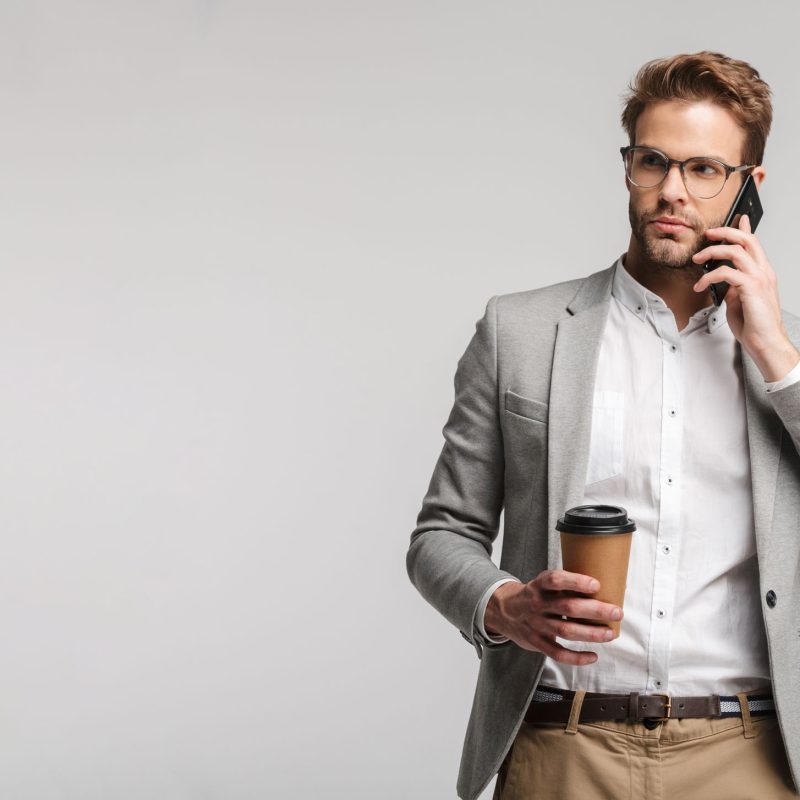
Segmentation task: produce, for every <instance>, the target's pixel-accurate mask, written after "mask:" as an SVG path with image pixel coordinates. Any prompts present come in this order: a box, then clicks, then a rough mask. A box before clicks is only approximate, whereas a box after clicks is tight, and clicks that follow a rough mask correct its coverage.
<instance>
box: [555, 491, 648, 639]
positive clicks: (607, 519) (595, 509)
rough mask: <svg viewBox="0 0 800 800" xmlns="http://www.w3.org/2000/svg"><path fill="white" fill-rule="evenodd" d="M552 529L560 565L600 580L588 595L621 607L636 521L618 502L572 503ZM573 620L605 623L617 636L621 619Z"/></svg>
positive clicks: (570, 570)
mask: <svg viewBox="0 0 800 800" xmlns="http://www.w3.org/2000/svg"><path fill="white" fill-rule="evenodd" d="M556 529H557V530H558V531H560V532H561V558H562V563H563V566H564V569H565V570H567V572H577V573H579V574H581V575H591V576H592V577H593V578H596V579H597V580H598V581H600V591H598V592H595V593H594V594H593V595H591V596H592V597H593V598H595V599H597V600H602V601H603V602H604V603H613V604H614V605H617V606H619V607H620V608H624V600H625V587H626V584H627V580H628V562H629V561H630V555H631V541H632V539H633V532H634V531H635V530H636V523H635V522H634V521H633V520H632V519H629V518H628V512H627V511H626V510H625V509H624V508H622V507H621V506H607V505H585V506H576V507H575V508H571V509H569V511H567V512H566V513H565V514H564V516H563V517H562V518H561V519H559V520H558V523H557V524H556ZM581 596H585V595H581ZM575 621H576V622H581V623H584V624H586V625H608V627H610V628H611V629H612V630H613V631H614V633H615V634H616V635H617V636H619V633H620V627H621V620H618V621H613V620H610V621H609V622H607V623H605V622H598V621H597V620H590V619H576V620H575Z"/></svg>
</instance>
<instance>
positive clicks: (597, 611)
mask: <svg viewBox="0 0 800 800" xmlns="http://www.w3.org/2000/svg"><path fill="white" fill-rule="evenodd" d="M599 588H600V584H599V583H598V582H597V581H596V580H595V579H594V578H592V577H590V576H589V575H580V574H578V573H576V572H566V571H564V570H560V569H556V570H545V571H544V572H540V573H539V574H538V575H537V576H536V577H535V578H534V579H533V580H532V581H529V582H528V583H516V582H514V583H511V582H509V583H504V584H503V585H502V586H498V587H497V589H496V590H495V591H494V593H493V594H492V596H491V597H490V598H489V603H488V605H487V606H486V613H485V614H484V618H483V626H484V628H485V629H486V633H488V634H489V635H490V636H498V635H501V636H507V637H508V638H509V639H511V641H513V642H515V643H516V644H518V645H519V646H520V647H523V648H525V649H526V650H537V651H539V652H541V653H544V654H545V655H546V656H549V657H550V658H552V659H554V660H555V661H560V662H562V663H564V664H573V665H576V666H585V665H586V664H592V663H593V662H595V661H597V654H596V653H594V652H593V651H591V650H580V651H579V650H568V649H567V648H566V647H562V646H561V645H560V644H558V642H556V640H555V639H556V636H558V637H559V638H560V639H568V640H570V641H574V642H608V641H610V640H611V639H614V638H615V636H614V632H613V631H612V630H611V628H609V627H608V624H607V623H608V622H609V621H611V620H615V619H622V609H621V608H619V606H615V605H613V604H612V603H604V602H602V601H601V600H593V599H592V598H591V597H580V596H576V595H575V594H574V593H575V592H580V593H581V594H587V595H591V594H594V593H595V592H597V590H598V589H599ZM615 612H618V613H619V616H618V617H615V616H614V613H615ZM563 617H570V618H572V619H566V620H565V619H564V618H563ZM575 618H580V619H592V620H597V621H598V622H601V623H605V624H602V625H585V624H583V623H581V622H575V621H574V619H575Z"/></svg>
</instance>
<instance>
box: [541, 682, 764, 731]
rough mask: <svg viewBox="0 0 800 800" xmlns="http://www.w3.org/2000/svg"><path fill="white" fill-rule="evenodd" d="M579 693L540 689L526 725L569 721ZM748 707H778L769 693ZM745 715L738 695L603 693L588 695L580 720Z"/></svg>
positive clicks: (756, 710) (752, 696)
mask: <svg viewBox="0 0 800 800" xmlns="http://www.w3.org/2000/svg"><path fill="white" fill-rule="evenodd" d="M537 695H539V696H542V695H552V697H553V698H555V697H557V696H559V695H560V696H561V699H560V700H557V699H548V700H544V701H543V700H538V701H537V699H536V698H537ZM574 697H575V692H572V691H568V690H566V689H557V688H553V687H547V686H539V687H538V688H537V692H536V694H534V699H533V700H532V701H531V704H530V705H529V706H528V710H527V711H526V712H525V721H526V722H567V721H568V720H569V716H570V711H571V709H572V699H573V698H574ZM747 705H748V708H749V710H750V715H751V716H760V715H763V714H774V713H775V704H774V702H773V699H772V693H771V692H770V691H768V690H766V691H764V690H762V691H756V692H748V693H747ZM728 716H741V708H740V706H739V699H738V697H736V695H732V696H728V695H722V696H721V695H718V694H712V695H706V696H701V697H671V696H670V695H666V694H639V693H638V692H630V693H629V694H602V693H599V692H586V695H585V697H584V699H583V704H582V705H581V712H580V721H581V722H594V721H598V720H627V721H628V722H642V721H643V720H646V719H649V720H660V721H663V720H667V719H683V718H685V717H728Z"/></svg>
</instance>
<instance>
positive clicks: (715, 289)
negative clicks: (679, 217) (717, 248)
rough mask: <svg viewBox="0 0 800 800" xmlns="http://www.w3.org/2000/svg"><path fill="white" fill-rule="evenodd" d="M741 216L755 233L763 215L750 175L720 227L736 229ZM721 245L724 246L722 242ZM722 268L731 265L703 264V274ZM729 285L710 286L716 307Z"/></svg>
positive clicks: (723, 261)
mask: <svg viewBox="0 0 800 800" xmlns="http://www.w3.org/2000/svg"><path fill="white" fill-rule="evenodd" d="M742 214H747V216H748V217H749V218H750V230H751V231H753V232H755V229H756V228H757V227H758V223H759V221H760V220H761V217H762V216H763V215H764V209H763V208H762V207H761V199H760V198H759V196H758V191H757V190H756V182H755V181H754V180H753V176H752V175H748V176H747V178H746V179H745V182H744V183H743V184H742V188H741V189H740V190H739V194H737V195H736V199H735V200H734V201H733V205H732V206H731V210H730V211H729V212H728V216H727V218H726V219H725V222H724V223H723V224H722V227H725V228H738V227H739V220H740V219H741V217H742ZM722 243H723V244H724V241H723V242H722ZM722 266H726V267H733V263H732V262H731V261H730V260H728V259H727V258H724V259H714V260H712V261H708V262H706V263H705V264H703V272H706V273H708V272H711V270H713V269H716V268H717V267H722ZM734 269H735V267H734ZM729 285H730V284H728V283H727V281H720V282H719V283H712V284H711V285H710V287H709V288H710V289H711V298H712V299H713V300H714V305H715V306H718V305H719V304H720V303H721V302H722V301H723V299H724V298H725V293H726V292H727V291H728V287H729Z"/></svg>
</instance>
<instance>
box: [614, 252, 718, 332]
mask: <svg viewBox="0 0 800 800" xmlns="http://www.w3.org/2000/svg"><path fill="white" fill-rule="evenodd" d="M622 263H623V265H624V266H625V269H626V270H627V271H628V273H629V274H630V275H631V277H633V278H634V279H635V280H636V281H638V282H639V283H640V284H641V285H642V286H644V287H645V289H649V290H650V291H651V292H653V294H657V295H658V296H659V297H660V298H661V299H662V300H663V301H664V302H665V303H666V304H667V307H668V308H669V310H670V311H672V313H673V315H674V316H675V324H676V325H677V327H678V330H679V331H682V330H683V329H684V328H685V327H686V325H687V324H688V322H689V319H690V317H691V316H692V315H693V314H696V313H697V312H698V311H699V310H700V309H701V308H706V307H708V306H709V305H711V303H712V302H713V300H712V298H711V292H710V290H708V289H707V290H706V291H705V292H695V291H694V290H693V289H692V286H694V284H695V283H696V282H697V281H698V280H699V279H700V277H701V276H702V274H703V273H702V270H701V269H700V267H699V266H698V268H697V269H693V268H691V267H688V268H684V269H671V268H668V267H657V266H655V265H653V264H651V263H649V262H648V261H647V260H646V259H644V258H642V257H641V256H640V254H639V252H638V250H637V247H636V242H635V240H633V239H631V242H630V245H629V247H628V252H627V253H625V255H623V256H622Z"/></svg>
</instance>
